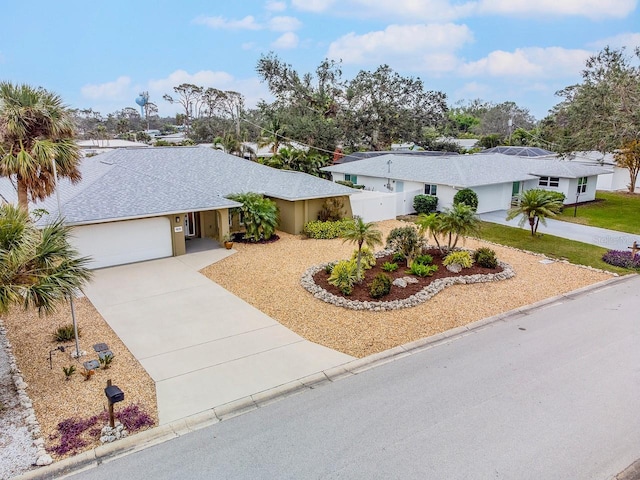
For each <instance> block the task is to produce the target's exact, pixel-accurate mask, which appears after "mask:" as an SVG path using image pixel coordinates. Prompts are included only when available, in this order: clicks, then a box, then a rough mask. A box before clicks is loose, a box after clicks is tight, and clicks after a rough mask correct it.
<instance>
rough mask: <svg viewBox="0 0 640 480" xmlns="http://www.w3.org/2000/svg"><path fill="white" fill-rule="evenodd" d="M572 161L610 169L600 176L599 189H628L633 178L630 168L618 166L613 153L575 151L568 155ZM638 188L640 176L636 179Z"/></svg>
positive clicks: (639, 186)
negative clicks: (630, 174)
mask: <svg viewBox="0 0 640 480" xmlns="http://www.w3.org/2000/svg"><path fill="white" fill-rule="evenodd" d="M566 159H567V160H570V161H572V162H576V163H581V164H583V165H592V166H600V167H602V168H604V169H606V170H608V171H609V173H608V174H605V175H600V176H599V177H598V190H608V191H616V190H628V189H629V183H630V182H631V178H630V177H629V170H627V169H626V168H622V167H618V166H616V164H615V160H614V157H613V154H611V153H607V154H603V153H602V152H594V151H589V152H574V153H572V154H571V155H568V156H567V157H566ZM636 190H640V177H638V178H637V180H636Z"/></svg>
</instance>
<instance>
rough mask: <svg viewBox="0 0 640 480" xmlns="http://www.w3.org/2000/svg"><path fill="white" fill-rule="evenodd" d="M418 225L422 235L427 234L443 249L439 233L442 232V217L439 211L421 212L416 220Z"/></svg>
mask: <svg viewBox="0 0 640 480" xmlns="http://www.w3.org/2000/svg"><path fill="white" fill-rule="evenodd" d="M416 225H418V232H419V233H420V235H422V236H426V237H427V238H429V236H431V238H433V240H434V242H436V246H437V247H438V249H440V250H441V247H440V241H439V240H438V235H440V234H442V229H443V225H442V218H441V217H440V216H439V215H438V214H437V213H435V212H434V213H429V214H426V213H421V214H420V215H418V220H416Z"/></svg>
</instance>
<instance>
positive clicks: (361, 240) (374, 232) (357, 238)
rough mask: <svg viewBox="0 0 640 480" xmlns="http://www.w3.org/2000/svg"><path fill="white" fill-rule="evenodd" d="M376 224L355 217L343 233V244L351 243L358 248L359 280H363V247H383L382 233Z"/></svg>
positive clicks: (357, 267) (357, 268)
mask: <svg viewBox="0 0 640 480" xmlns="http://www.w3.org/2000/svg"><path fill="white" fill-rule="evenodd" d="M376 225H377V224H376V223H375V222H368V223H365V221H364V220H362V218H361V217H358V216H356V217H354V218H353V220H352V221H351V222H349V223H348V225H347V226H346V227H345V230H344V232H343V233H342V238H343V239H344V240H343V243H344V242H350V243H355V244H356V245H357V246H358V255H357V257H356V270H357V272H358V278H362V268H361V263H362V247H363V245H366V246H367V247H369V248H371V249H373V248H375V247H376V245H382V232H381V231H380V230H378V229H377V228H376Z"/></svg>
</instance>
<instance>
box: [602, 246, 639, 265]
mask: <svg viewBox="0 0 640 480" xmlns="http://www.w3.org/2000/svg"><path fill="white" fill-rule="evenodd" d="M602 260H603V261H605V262H606V263H608V264H609V265H613V266H615V267H622V268H630V269H633V268H638V269H640V254H637V253H636V254H635V255H633V254H632V253H631V252H625V251H623V250H609V251H608V252H607V253H605V254H604V255H603V256H602Z"/></svg>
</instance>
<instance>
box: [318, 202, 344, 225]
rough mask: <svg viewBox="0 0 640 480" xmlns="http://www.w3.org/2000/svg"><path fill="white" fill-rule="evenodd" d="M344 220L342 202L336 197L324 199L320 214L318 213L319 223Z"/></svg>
mask: <svg viewBox="0 0 640 480" xmlns="http://www.w3.org/2000/svg"><path fill="white" fill-rule="evenodd" d="M343 218H344V202H343V201H342V200H341V199H340V198H337V197H330V198H327V199H325V201H324V203H323V204H322V208H321V209H320V212H318V220H320V221H321V222H337V221H338V220H342V219H343Z"/></svg>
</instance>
